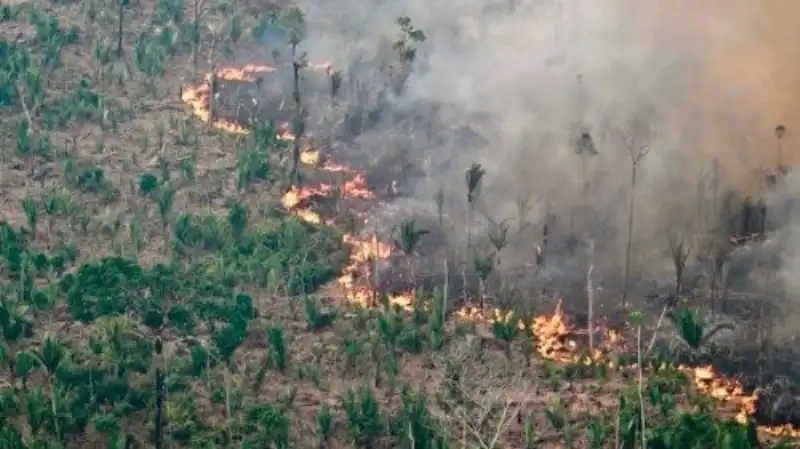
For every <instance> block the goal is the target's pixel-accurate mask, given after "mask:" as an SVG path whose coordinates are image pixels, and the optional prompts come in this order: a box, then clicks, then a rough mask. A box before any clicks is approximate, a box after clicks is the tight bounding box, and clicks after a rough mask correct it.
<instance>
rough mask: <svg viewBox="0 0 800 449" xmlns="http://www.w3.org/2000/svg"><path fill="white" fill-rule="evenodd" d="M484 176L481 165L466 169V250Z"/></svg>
mask: <svg viewBox="0 0 800 449" xmlns="http://www.w3.org/2000/svg"><path fill="white" fill-rule="evenodd" d="M485 174H486V169H485V168H483V166H481V164H475V163H473V164H472V165H471V166H470V167H469V169H467V172H466V175H465V181H466V184H467V248H471V247H472V221H473V216H474V214H475V201H476V200H477V199H478V194H479V193H480V192H479V191H480V186H481V181H482V180H483V176H484V175H485Z"/></svg>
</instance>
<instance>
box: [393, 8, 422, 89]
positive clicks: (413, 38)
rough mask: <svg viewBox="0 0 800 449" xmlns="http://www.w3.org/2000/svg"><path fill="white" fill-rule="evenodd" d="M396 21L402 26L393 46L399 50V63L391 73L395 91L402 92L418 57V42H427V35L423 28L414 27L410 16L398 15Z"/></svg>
mask: <svg viewBox="0 0 800 449" xmlns="http://www.w3.org/2000/svg"><path fill="white" fill-rule="evenodd" d="M396 22H397V25H398V26H399V27H400V35H399V36H398V38H397V40H395V42H394V44H392V48H393V49H394V50H395V51H396V52H397V56H398V59H399V63H398V64H397V66H396V67H394V70H393V71H392V73H390V74H389V75H390V77H391V79H392V85H393V86H394V91H395V93H397V94H400V93H402V92H403V88H404V87H405V83H406V80H407V79H408V76H409V74H410V72H411V64H412V63H413V62H414V60H415V59H416V57H417V47H416V44H420V43H422V42H425V40H427V36H425V33H424V32H423V31H422V30H420V29H418V28H416V27H414V25H413V24H412V23H411V19H410V18H409V17H408V16H402V17H398V18H397V21H396Z"/></svg>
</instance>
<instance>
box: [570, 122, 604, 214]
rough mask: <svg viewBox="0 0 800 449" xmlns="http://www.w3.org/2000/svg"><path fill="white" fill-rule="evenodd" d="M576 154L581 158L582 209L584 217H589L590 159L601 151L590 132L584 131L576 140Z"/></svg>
mask: <svg viewBox="0 0 800 449" xmlns="http://www.w3.org/2000/svg"><path fill="white" fill-rule="evenodd" d="M575 154H577V155H578V157H579V158H580V160H581V200H582V201H581V203H582V204H581V211H582V213H583V214H584V216H582V217H581V218H582V219H584V220H585V219H586V218H588V217H587V216H586V215H588V208H589V175H588V167H587V164H588V160H589V159H590V158H592V157H594V156H597V155H598V154H599V152H598V151H597V147H596V146H595V144H594V139H593V138H592V135H591V134H590V133H589V132H582V133H581V135H580V137H579V138H578V139H577V141H576V142H575Z"/></svg>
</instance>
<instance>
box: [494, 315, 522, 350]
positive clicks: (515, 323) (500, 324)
mask: <svg viewBox="0 0 800 449" xmlns="http://www.w3.org/2000/svg"><path fill="white" fill-rule="evenodd" d="M492 334H493V335H494V338H496V339H497V340H500V341H502V342H503V349H504V352H505V354H506V359H508V360H511V343H512V342H513V341H514V339H516V338H517V336H518V335H519V334H520V327H519V319H518V318H517V316H516V315H515V314H514V312H511V311H500V312H498V313H497V314H496V315H495V317H494V319H493V320H492ZM526 338H529V337H528V336H526Z"/></svg>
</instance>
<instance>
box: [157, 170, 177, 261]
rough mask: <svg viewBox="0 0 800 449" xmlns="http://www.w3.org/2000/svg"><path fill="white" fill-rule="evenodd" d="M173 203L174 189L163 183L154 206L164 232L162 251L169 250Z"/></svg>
mask: <svg viewBox="0 0 800 449" xmlns="http://www.w3.org/2000/svg"><path fill="white" fill-rule="evenodd" d="M174 204H175V189H174V188H173V187H172V186H171V185H170V184H169V183H165V184H163V185H162V186H161V187H160V188H159V189H158V196H157V197H156V206H157V207H158V215H159V216H160V217H161V228H162V232H163V234H164V251H165V252H167V251H169V219H170V216H171V215H172V206H173V205H174Z"/></svg>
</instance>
